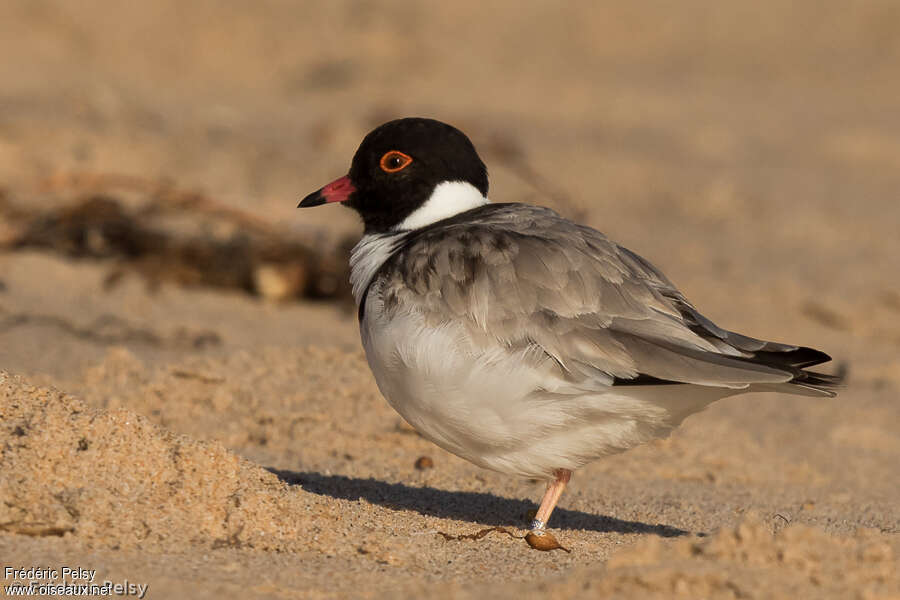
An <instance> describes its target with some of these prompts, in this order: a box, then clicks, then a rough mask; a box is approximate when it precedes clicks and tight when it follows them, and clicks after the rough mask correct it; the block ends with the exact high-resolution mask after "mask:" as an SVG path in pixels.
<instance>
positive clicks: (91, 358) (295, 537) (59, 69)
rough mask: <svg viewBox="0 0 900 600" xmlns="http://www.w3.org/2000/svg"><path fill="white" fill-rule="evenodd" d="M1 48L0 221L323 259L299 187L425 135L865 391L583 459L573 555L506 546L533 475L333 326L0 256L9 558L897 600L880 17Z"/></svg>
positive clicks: (161, 35) (486, 585)
mask: <svg viewBox="0 0 900 600" xmlns="http://www.w3.org/2000/svg"><path fill="white" fill-rule="evenodd" d="M0 56H2V57H3V58H2V60H0V82H2V83H0V199H2V200H3V202H4V204H5V205H7V206H16V207H18V209H20V210H31V211H41V210H50V209H52V208H54V207H64V206H67V205H68V204H70V203H72V202H77V201H79V199H80V198H84V197H85V196H86V195H87V196H89V195H90V194H93V193H97V192H98V191H100V192H103V193H106V194H108V195H110V196H112V197H114V198H123V199H125V200H127V199H129V198H132V200H133V197H134V196H135V193H134V190H133V189H125V188H127V187H128V186H118V187H117V185H115V184H113V185H101V184H100V183H98V182H103V181H108V180H109V178H112V179H113V180H122V179H124V180H139V181H145V182H165V185H168V186H174V187H176V188H178V189H184V190H194V191H197V192H198V193H202V194H203V195H205V196H206V197H208V198H211V199H213V200H214V201H215V202H216V203H218V204H219V205H221V206H227V207H231V208H233V209H235V210H238V211H242V213H244V214H251V215H253V216H254V217H256V218H258V219H261V220H262V221H263V222H265V223H270V224H272V226H273V227H275V226H277V227H279V228H281V230H282V231H286V232H288V233H289V235H291V236H295V237H296V239H298V240H300V241H302V242H303V243H307V244H310V245H311V246H312V247H315V248H320V249H322V251H323V252H329V253H338V256H337V258H339V259H340V260H341V261H342V260H343V256H342V255H340V252H339V251H338V250H337V249H336V248H337V247H338V243H337V242H336V241H335V240H339V239H340V237H341V236H342V235H346V234H354V233H356V232H358V225H357V224H356V222H355V219H354V216H353V214H352V213H351V212H350V211H347V210H343V209H341V208H339V207H328V208H321V209H318V210H315V211H303V212H298V211H297V210H296V209H295V208H294V207H295V206H296V203H297V201H298V200H299V199H300V198H301V197H302V196H303V195H305V194H306V193H308V192H310V191H312V190H314V189H316V188H318V187H319V186H321V185H323V184H324V183H326V182H328V181H330V180H331V179H333V178H335V177H337V176H339V175H342V174H343V173H345V172H346V169H347V166H348V165H349V161H350V158H351V156H352V153H353V152H354V151H355V149H356V146H357V144H358V143H359V141H360V140H361V138H362V136H363V135H364V134H365V133H366V132H367V131H368V130H370V129H371V128H372V127H374V126H375V125H378V124H379V123H381V122H383V121H385V120H388V119H390V118H394V117H399V116H411V115H418V116H430V117H435V118H439V119H441V120H445V121H448V122H450V123H453V124H455V125H457V126H459V127H461V128H462V129H463V130H464V131H466V132H467V133H468V134H469V135H470V136H471V137H472V139H473V141H474V142H475V144H476V146H477V147H479V149H480V151H481V154H482V157H483V158H484V159H485V161H486V162H487V164H488V167H489V170H490V175H491V191H492V193H491V195H492V197H493V199H494V200H497V201H525V202H532V203H537V204H544V205H549V206H551V207H553V208H555V209H557V210H559V211H560V212H562V213H563V214H565V215H567V216H571V217H574V218H579V219H581V220H583V221H585V222H587V223H589V224H590V225H592V226H595V227H597V228H599V229H601V230H602V231H604V232H606V233H607V234H608V235H609V236H610V237H612V238H613V239H615V240H617V241H619V242H620V243H623V244H625V245H626V246H629V247H630V248H632V249H634V250H636V251H638V252H639V253H640V254H642V255H644V256H645V257H647V258H648V259H650V260H651V261H652V262H654V263H655V264H656V265H658V266H659V267H660V268H662V269H663V270H664V271H665V272H666V273H667V274H668V275H669V277H670V278H671V279H672V280H673V281H674V282H675V283H676V284H678V285H679V286H680V287H681V289H682V290H683V291H684V292H685V293H686V294H687V296H688V297H689V298H691V299H692V300H693V301H694V302H695V303H696V304H697V305H698V307H699V308H700V309H701V310H702V311H704V312H705V313H706V314H707V315H708V316H710V317H711V318H713V319H714V320H715V321H717V322H718V323H719V324H721V325H723V326H725V327H728V328H730V329H733V330H736V331H741V332H745V333H748V334H751V335H754V336H758V337H763V338H768V339H776V340H780V341H787V342H793V343H801V344H805V345H810V346H813V347H817V348H821V349H823V350H825V351H827V352H829V353H831V354H832V355H833V356H834V357H835V359H836V361H838V362H840V363H843V364H846V366H847V367H848V368H849V373H850V380H849V384H848V387H847V388H846V389H845V390H844V391H843V392H842V393H841V394H840V395H839V396H838V397H837V398H834V399H809V398H802V397H783V396H776V395H767V394H765V395H764V394H760V395H751V396H744V397H738V398H734V399H729V400H725V401H722V402H720V403H718V404H717V405H715V406H713V407H712V408H710V409H709V410H707V411H706V412H704V413H702V414H699V415H696V416H693V417H691V418H690V419H688V420H687V422H686V423H685V424H684V425H683V427H682V428H681V429H680V430H678V431H677V432H676V433H675V434H674V435H673V436H672V437H671V438H670V439H668V440H664V441H660V442H657V443H654V444H650V445H648V446H646V447H642V448H639V449H637V450H634V451H632V452H629V453H627V454H624V455H621V456H617V457H613V458H610V459H608V460H605V461H601V462H598V463H595V464H592V465H590V466H589V467H587V468H585V469H583V470H582V471H580V472H578V473H576V475H575V477H574V478H573V483H572V485H571V486H570V488H569V490H568V491H567V493H566V495H565V496H564V497H563V499H562V502H561V504H560V509H558V510H557V512H556V513H555V514H554V516H553V520H552V521H551V525H552V527H553V528H554V529H555V532H556V534H557V537H558V538H559V540H560V542H561V543H562V544H563V545H564V546H566V547H567V548H568V549H570V550H571V552H570V553H565V552H562V551H554V552H549V553H541V552H537V551H534V550H532V549H530V548H529V547H528V546H527V545H526V544H525V543H524V542H523V541H522V540H521V539H516V537H515V536H521V535H522V534H523V533H524V531H523V530H522V529H521V528H522V527H524V526H525V525H526V523H527V517H526V513H527V511H528V510H529V509H532V508H535V501H536V500H538V499H539V497H540V494H541V492H542V485H543V484H541V483H537V482H529V481H519V480H515V479H513V478H510V477H506V476H502V475H499V474H496V473H491V472H487V471H483V470H480V469H478V468H476V467H474V466H471V465H469V464H468V463H465V462H464V461H462V460H460V459H457V458H456V457H453V456H451V455H449V454H447V453H445V452H443V451H441V450H439V449H438V448H436V447H434V446H432V445H431V444H429V443H428V442H426V441H424V440H422V439H421V438H419V437H418V436H417V435H416V434H415V433H414V432H413V431H412V430H411V429H409V428H408V427H407V426H405V425H404V424H403V423H402V421H401V419H400V418H399V417H398V416H397V415H396V414H395V413H394V412H393V411H392V410H391V409H390V408H389V407H388V406H387V404H386V403H385V402H384V400H383V399H381V397H380V396H379V394H378V391H377V389H376V387H375V384H374V381H373V379H372V377H371V375H370V373H369V371H368V368H367V366H366V364H365V359H364V357H363V355H362V351H361V349H360V345H359V341H358V333H357V329H356V322H355V319H354V315H353V312H352V311H348V310H347V308H346V304H345V303H343V302H340V301H319V302H313V301H299V302H298V301H290V302H281V303H275V302H269V301H264V300H261V299H260V298H259V297H255V296H252V295H250V294H247V293H244V292H241V291H237V290H220V289H211V288H198V287H183V286H180V285H176V284H172V283H166V282H163V283H162V284H161V285H155V284H154V285H148V282H147V280H146V279H145V278H144V277H142V276H140V275H139V274H138V273H136V272H132V271H126V272H125V274H124V275H123V276H122V277H121V278H120V280H119V279H117V281H118V283H117V285H114V286H110V285H106V283H108V281H109V277H110V273H111V271H113V270H115V269H116V268H118V266H119V265H118V262H117V261H116V259H107V260H90V259H80V260H79V259H73V258H71V257H66V256H62V255H60V254H59V253H56V252H53V251H50V250H43V251H41V250H34V249H14V248H11V247H7V248H6V250H4V251H0V441H2V444H3V445H2V448H0V500H2V502H0V563H2V564H3V565H4V566H7V565H9V566H15V567H30V566H55V567H58V566H59V565H63V564H72V565H77V566H82V567H85V568H91V569H97V570H98V578H101V579H110V580H114V581H117V580H118V581H120V580H122V579H128V580H129V581H133V582H142V583H148V584H150V590H149V594H148V597H150V598H179V597H191V598H295V597H296V598H330V597H376V596H377V597H384V596H387V597H404V596H410V597H422V596H425V595H428V596H429V597H432V598H443V597H447V598H450V597H453V598H476V597H484V596H485V595H490V596H493V597H517V598H523V597H541V598H584V597H600V596H604V595H612V596H615V597H619V598H670V597H675V596H677V597H690V598H701V597H709V598H775V597H780V598H861V599H862V598H864V599H874V598H900V577H898V570H900V563H898V557H900V538H898V530H900V478H898V476H897V464H898V458H900V402H898V394H900V234H898V231H900V110H898V107H900V5H898V4H897V3H896V2H893V1H889V0H885V1H877V0H872V1H860V2H851V3H841V4H837V3H833V4H823V3H820V2H812V1H800V2H786V1H781V0H764V1H761V2H742V3H702V2H692V1H689V2H679V3H672V2H662V1H657V2H638V3H612V2H609V3H593V2H584V3H581V2H573V3H566V4H565V6H564V7H563V5H562V4H560V3H557V2H549V1H547V2H537V1H535V2H456V3H437V2H420V3H411V2H378V1H353V2H351V1H333V2H321V3H299V2H297V3H292V2H283V1H277V0H266V1H260V2H253V3H250V2H237V1H225V2H221V1H220V2H212V1H196V2H176V1H174V0H160V1H157V2H145V3H125V2H104V3H101V2H81V3H75V2H61V1H59V2H52V1H45V0H40V1H38V0H22V1H7V2H3V3H2V4H0ZM104 178H107V179H104ZM116 178H119V179H116ZM129 178H130V179H129ZM154 185H155V184H154ZM161 185H162V184H161ZM151 187H152V186H151ZM94 188H102V189H99V190H98V189H94ZM137 195H138V196H139V195H140V194H137ZM186 226H188V227H190V226H192V225H191V224H190V223H189V224H187V225H186ZM4 227H5V228H6V229H4ZM11 227H12V226H11V225H10V224H9V223H4V222H3V221H2V220H0V245H2V241H3V239H4V235H7V236H9V235H11V234H10V233H9V231H10V230H11V229H10V228H11ZM422 456H428V457H429V458H430V459H431V460H432V462H433V467H432V468H427V469H417V468H415V466H414V465H415V463H416V461H417V459H419V457H422ZM489 527H503V528H505V530H506V531H507V532H508V533H506V534H505V533H503V532H502V531H492V532H487V533H485V534H484V535H482V536H480V537H479V536H478V535H472V534H477V533H478V532H482V531H483V530H485V529H486V528H489ZM459 536H462V537H461V538H460V537H459ZM466 536H469V537H466ZM4 583H9V582H8V581H6V582H4Z"/></svg>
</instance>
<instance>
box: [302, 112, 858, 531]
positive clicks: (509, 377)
mask: <svg viewBox="0 0 900 600" xmlns="http://www.w3.org/2000/svg"><path fill="white" fill-rule="evenodd" d="M330 203H340V204H342V205H344V206H346V207H349V208H351V209H353V210H354V211H356V213H357V214H358V215H359V217H360V218H361V220H362V224H363V234H362V237H361V239H360V241H359V243H357V244H356V246H355V247H354V248H353V250H352V252H351V254H350V283H351V286H352V292H353V296H354V299H355V301H356V305H357V316H358V321H359V329H360V337H361V340H362V345H363V348H364V350H365V355H366V359H367V362H368V364H369V366H370V368H371V371H372V373H373V375H374V378H375V381H376V383H377V385H378V388H379V390H380V391H381V393H382V395H383V396H384V397H385V399H386V400H387V402H388V403H389V404H390V405H391V406H392V407H393V408H394V409H395V410H396V411H397V412H398V413H399V414H400V415H401V416H402V417H403V418H404V419H405V420H406V421H407V422H408V423H409V424H410V425H411V426H412V427H413V428H414V429H416V430H417V431H418V432H419V433H420V434H421V435H422V436H423V437H424V438H426V439H428V440H430V441H431V442H434V443H435V444H437V445H438V446H440V447H441V448H443V449H445V450H447V451H449V452H451V453H453V454H455V455H457V456H460V457H462V458H464V459H466V460H468V461H470V462H472V463H474V464H475V465H478V466H480V467H484V468H487V469H491V470H494V471H499V472H501V473H506V474H510V475H516V476H520V477H526V478H532V479H539V480H545V481H546V482H547V487H546V491H545V493H544V495H543V498H542V499H541V503H540V506H539V508H538V509H537V512H536V514H535V515H534V518H533V520H532V521H531V523H530V534H529V535H530V536H531V538H532V539H538V538H539V537H540V536H543V535H544V534H545V533H547V531H546V529H547V523H548V521H549V519H550V515H551V513H552V512H553V510H554V508H555V507H556V505H557V503H558V502H559V499H560V497H561V495H562V493H563V490H564V489H565V487H566V485H567V483H568V482H569V479H570V477H571V475H572V473H573V472H574V471H575V470H577V469H579V468H580V467H582V466H584V465H586V464H587V463H589V462H591V461H594V460H596V459H599V458H602V457H604V456H608V455H611V454H615V453H619V452H623V451H625V450H628V449H630V448H633V447H635V446H637V445H640V444H642V443H645V442H647V441H650V440H652V439H655V438H661V437H666V436H668V435H669V433H670V432H671V431H672V430H673V429H674V428H676V427H678V426H679V425H680V424H681V423H682V421H683V420H684V419H685V418H686V417H688V416H690V415H692V414H694V413H696V412H698V411H701V410H703V409H704V408H706V407H707V406H709V405H710V404H711V403H712V402H715V401H717V400H720V399H723V398H727V397H730V396H735V395H738V394H744V393H748V392H772V391H775V392H786V393H789V394H799V395H806V396H821V397H830V396H834V395H835V394H836V390H837V389H838V387H839V386H840V383H841V377H840V376H839V375H831V374H826V373H820V372H816V371H811V370H809V368H810V367H813V366H815V365H818V364H821V363H825V362H827V361H829V360H831V357H830V356H828V355H827V354H825V353H824V352H821V351H819V350H815V349H812V348H809V347H805V346H798V345H792V344H784V343H778V342H771V341H765V340H761V339H756V338H753V337H749V336H746V335H742V334H739V333H735V332H732V331H729V330H726V329H723V328H722V327H719V326H718V325H716V324H715V323H713V322H712V321H711V320H710V319H708V318H707V317H705V316H703V315H702V314H701V313H700V312H699V311H698V310H697V309H696V308H695V307H694V305H693V304H692V303H691V302H690V301H688V299H687V298H686V297H685V296H684V294H682V293H681V292H680V291H679V290H678V288H676V287H675V285H674V284H673V283H672V282H671V281H669V279H668V278H666V276H665V275H663V273H662V272H661V271H660V270H659V269H657V268H656V267H654V266H653V265H652V264H651V263H650V262H649V261H648V260H646V259H644V258H643V257H641V256H639V255H638V254H636V253H634V252H632V251H631V250H628V249H627V248H624V247H623V246H621V245H618V244H616V243H615V242H613V241H611V240H610V239H609V238H607V237H606V236H605V235H604V234H603V233H601V232H599V231H597V230H596V229H593V228H591V227H588V226H587V225H582V224H579V223H576V222H573V221H571V220H568V219H566V218H564V217H562V216H560V215H559V214H558V213H556V212H555V211H553V210H551V209H549V208H544V207H540V206H533V205H529V204H522V203H499V202H498V203H494V202H490V201H489V199H488V174H487V168H486V166H485V164H484V162H483V161H482V160H481V158H480V157H479V155H478V153H477V151H476V149H475V146H474V145H473V144H472V142H471V141H470V140H469V138H468V137H467V136H466V135H465V134H464V133H463V132H461V131H460V130H459V129H457V128H455V127H453V126H452V125H449V124H446V123H443V122H441V121H438V120H434V119H427V118H402V119H397V120H392V121H389V122H387V123H384V124H382V125H380V126H379V127H377V128H375V129H374V130H372V131H371V132H370V133H369V134H368V135H366V136H365V138H364V139H363V140H362V143H361V144H360V146H359V148H358V149H357V151H356V153H355V154H354V156H353V159H352V161H351V164H350V170H349V172H348V173H347V175H345V176H343V177H339V178H338V179H336V180H334V181H332V182H331V183H329V184H328V185H325V186H324V187H322V188H321V189H319V190H317V191H315V192H313V193H311V194H309V195H308V196H306V197H305V198H304V199H303V200H302V201H301V202H300V204H299V207H302V208H305V207H313V206H320V205H324V204H330ZM529 543H531V541H529ZM532 545H534V544H532ZM535 547H536V546H535Z"/></svg>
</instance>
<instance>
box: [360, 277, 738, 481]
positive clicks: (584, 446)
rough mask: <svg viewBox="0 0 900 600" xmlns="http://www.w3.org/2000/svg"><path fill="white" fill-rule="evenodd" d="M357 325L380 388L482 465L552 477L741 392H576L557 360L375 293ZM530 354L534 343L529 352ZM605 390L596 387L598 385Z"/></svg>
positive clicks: (435, 438)
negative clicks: (431, 321) (393, 304)
mask: <svg viewBox="0 0 900 600" xmlns="http://www.w3.org/2000/svg"><path fill="white" fill-rule="evenodd" d="M365 314H366V318H365V319H363V321H362V323H361V324H360V333H361V335H362V342H363V347H364V348H365V351H366V358H367V359H368V362H369V366H370V367H371V369H372V372H373V373H374V375H375V380H376V382H377V383H378V387H379V389H380V390H381V393H382V394H383V395H384V397H385V398H386V399H387V400H388V402H389V403H390V404H391V406H392V407H394V409H395V410H396V411H397V412H398V413H400V415H402V416H403V418H404V419H406V421H407V422H408V423H409V424H410V425H412V426H413V427H414V428H415V429H416V430H417V431H419V432H420V433H421V434H422V435H423V436H424V437H425V438H427V439H429V440H431V441H432V442H434V443H435V444H437V445H438V446H440V447H442V448H444V449H445V450H448V451H449V452H452V453H454V454H456V455H458V456H461V457H463V458H465V459H467V460H469V461H471V462H473V463H475V464H477V465H479V466H482V467H485V468H488V469H493V470H495V471H500V472H504V473H511V474H516V475H521V476H525V477H540V478H552V477H553V476H554V475H553V474H554V471H556V470H557V469H577V468H578V467H581V466H583V465H584V464H586V463H588V462H590V461H592V460H594V459H596V458H599V457H601V456H605V455H608V454H614V453H617V452H622V451H624V450H627V449H629V448H631V447H634V446H636V445H638V444H641V443H643V442H646V441H648V440H650V439H652V438H655V437H663V436H666V435H668V433H669V432H670V431H671V429H672V428H673V427H676V426H677V425H678V424H679V423H681V421H682V420H683V419H684V418H685V417H687V416H688V415H690V414H692V413H694V412H697V411H699V410H702V409H703V408H705V407H706V406H707V405H708V404H709V403H711V402H713V401H715V400H718V399H720V398H723V397H725V396H727V395H732V394H734V393H739V392H740V390H729V389H722V388H704V387H700V386H694V385H661V386H622V387H618V386H615V387H608V388H602V387H600V388H597V387H596V386H594V389H591V390H583V391H582V390H578V389H576V388H573V385H572V383H571V382H569V381H565V380H563V379H562V378H561V377H560V376H559V374H558V372H557V371H556V369H557V366H556V363H555V362H553V361H552V360H550V359H546V360H543V359H540V358H537V357H535V356H534V355H532V356H527V355H526V354H527V353H528V352H529V351H519V352H511V351H509V350H508V349H507V348H505V347H501V346H500V345H499V344H498V345H496V346H492V347H490V348H486V349H485V348H478V347H476V346H475V345H474V344H473V343H472V342H471V340H470V339H469V338H468V337H467V336H466V335H465V332H464V330H463V328H462V327H461V326H458V325H452V324H449V325H444V326H441V327H437V328H430V327H427V326H426V325H425V324H424V323H423V320H422V318H421V317H420V316H419V315H417V314H409V313H407V314H403V315H401V316H395V317H394V318H392V319H390V320H388V319H385V318H384V316H383V313H382V310H381V302H380V299H379V298H378V294H372V295H371V296H370V297H369V298H368V301H367V306H366V311H365ZM531 352H533V351H531ZM598 389H599V390H600V391H597V390H598Z"/></svg>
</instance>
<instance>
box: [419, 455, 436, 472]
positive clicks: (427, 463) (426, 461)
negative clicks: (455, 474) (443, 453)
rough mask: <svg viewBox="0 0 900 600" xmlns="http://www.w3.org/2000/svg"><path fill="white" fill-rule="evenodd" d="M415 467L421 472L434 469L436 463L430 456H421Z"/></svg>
mask: <svg viewBox="0 0 900 600" xmlns="http://www.w3.org/2000/svg"><path fill="white" fill-rule="evenodd" d="M415 467H416V468H417V469H418V470H420V471H424V470H425V469H433V468H434V461H433V460H431V457H430V456H420V457H419V458H417V459H416V464H415Z"/></svg>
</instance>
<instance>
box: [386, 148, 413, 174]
mask: <svg viewBox="0 0 900 600" xmlns="http://www.w3.org/2000/svg"><path fill="white" fill-rule="evenodd" d="M412 160H413V159H412V157H411V156H409V155H408V154H403V153H402V152H400V151H399V150H391V151H390V152H385V153H384V156H382V157H381V163H380V164H381V170H382V171H384V172H385V173H396V172H397V171H402V170H403V169H405V168H406V167H408V166H409V165H410V163H411V162H412Z"/></svg>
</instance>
